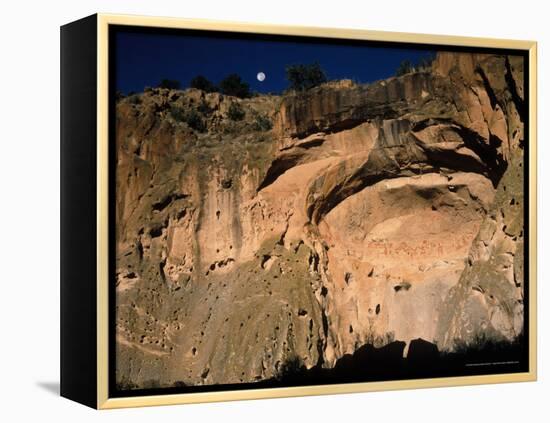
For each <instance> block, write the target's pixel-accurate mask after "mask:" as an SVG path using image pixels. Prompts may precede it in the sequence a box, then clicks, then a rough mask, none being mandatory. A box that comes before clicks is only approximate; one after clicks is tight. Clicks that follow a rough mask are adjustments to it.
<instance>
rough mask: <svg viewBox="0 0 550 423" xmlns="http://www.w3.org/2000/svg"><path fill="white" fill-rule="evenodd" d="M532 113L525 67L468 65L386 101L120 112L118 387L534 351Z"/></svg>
mask: <svg viewBox="0 0 550 423" xmlns="http://www.w3.org/2000/svg"><path fill="white" fill-rule="evenodd" d="M523 102H524V97H523V59H522V58H516V57H508V56H492V55H491V56H489V55H471V54H457V53H439V54H438V56H437V58H436V60H435V61H434V64H433V66H432V69H430V70H427V71H422V72H415V73H409V74H407V75H404V76H401V77H395V78H390V79H387V80H384V81H379V82H377V83H373V84H370V85H356V84H354V83H352V82H350V81H338V82H330V83H327V84H324V85H322V86H320V87H316V88H313V89H311V90H309V91H307V92H304V93H294V94H292V93H290V94H286V95H284V96H281V97H277V96H258V97H253V98H251V99H246V100H240V99H236V98H232V97H227V96H222V95H220V94H217V93H210V94H206V93H203V92H201V91H198V90H192V89H190V90H186V91H174V90H172V91H170V90H163V89H153V90H147V91H146V92H145V93H143V94H139V95H134V96H131V97H127V98H123V99H120V100H119V101H118V102H117V111H116V114H117V126H116V141H117V170H116V190H117V192H116V200H117V203H116V225H117V226H116V227H117V243H116V245H117V249H116V267H117V275H116V284H117V287H116V322H117V326H116V341H117V342H116V348H117V350H116V379H117V383H118V385H119V386H120V387H123V388H130V389H131V388H144V387H145V388H147V387H168V386H182V385H205V384H231V383H241V382H255V381H261V380H265V379H270V378H274V377H277V376H278V375H280V373H281V372H282V371H283V367H284V366H285V363H288V362H289V361H298V362H299V363H300V364H301V365H303V366H305V368H308V369H309V368H313V367H315V366H318V367H322V368H331V367H334V366H335V365H336V363H337V361H338V360H339V359H340V358H342V357H343V356H345V355H346V354H353V353H354V352H355V351H356V350H357V349H358V348H359V347H361V346H363V345H366V344H369V345H374V346H375V347H382V346H384V345H386V344H388V343H390V342H392V341H393V340H399V341H403V342H405V343H407V344H409V343H410V342H411V341H412V340H417V339H419V338H420V339H422V340H425V341H429V342H431V343H434V344H436V345H437V347H438V348H439V349H440V350H447V351H453V350H454V349H455V348H457V347H458V346H463V345H468V344H470V343H473V342H479V339H480V338H481V337H482V338H484V339H494V340H502V339H506V340H514V339H515V338H516V337H518V336H520V335H521V333H522V329H523V302H522V300H523V293H524V280H523V236H524V233H523V226H524V225H523V168H522V166H523V142H524V130H523V119H524V118H523V116H524V104H523ZM232 104H234V105H233V106H231V105H232ZM235 105H238V106H235ZM235 107H238V108H239V110H240V111H241V112H243V113H244V116H243V115H242V114H237V116H235V114H232V113H231V111H230V109H234V108H235ZM232 118H233V119H232ZM269 122H272V123H273V127H272V128H271V125H270V124H269ZM406 353H407V348H405V354H406Z"/></svg>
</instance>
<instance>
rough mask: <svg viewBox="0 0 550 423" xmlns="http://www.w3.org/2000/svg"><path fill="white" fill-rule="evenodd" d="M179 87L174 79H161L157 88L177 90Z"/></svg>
mask: <svg viewBox="0 0 550 423" xmlns="http://www.w3.org/2000/svg"><path fill="white" fill-rule="evenodd" d="M180 87H181V83H180V81H177V80H175V79H163V80H162V81H160V83H159V88H167V89H169V90H179V89H180Z"/></svg>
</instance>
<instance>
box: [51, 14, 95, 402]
mask: <svg viewBox="0 0 550 423" xmlns="http://www.w3.org/2000/svg"><path fill="white" fill-rule="evenodd" d="M60 58H61V61H60V69H61V75H60V76H61V80H60V88H61V90H60V91H61V92H60V95H61V110H60V117H61V122H60V124H61V125H60V135H61V143H60V147H61V148H60V150H61V151H60V153H61V157H60V176H61V180H60V190H61V203H60V218H61V221H60V228H61V233H60V240H61V251H60V260H61V261H60V271H61V274H60V279H61V281H60V291H61V292H60V316H61V319H60V332H61V333H60V373H61V374H60V379H61V384H60V385H61V386H60V393H61V396H63V397H66V398H69V399H72V400H74V401H77V402H79V403H81V404H84V405H87V406H89V407H92V408H96V407H97V298H96V292H97V291H96V287H97V270H96V263H97V254H96V243H97V232H96V228H97V219H96V218H97V203H96V201H97V197H96V192H97V191H96V190H97V184H96V181H97V179H96V176H97V148H96V146H97V117H98V116H97V15H92V16H88V17H86V18H83V19H80V20H78V21H75V22H72V23H69V24H67V25H64V26H62V27H61V31H60Z"/></svg>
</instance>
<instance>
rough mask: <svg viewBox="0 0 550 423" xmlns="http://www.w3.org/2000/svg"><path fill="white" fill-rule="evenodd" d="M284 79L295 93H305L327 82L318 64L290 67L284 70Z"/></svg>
mask: <svg viewBox="0 0 550 423" xmlns="http://www.w3.org/2000/svg"><path fill="white" fill-rule="evenodd" d="M286 79H288V82H289V83H290V85H289V88H290V89H292V90H296V91H306V90H309V89H310V88H313V87H316V86H318V85H321V84H322V83H323V82H327V75H326V73H325V71H324V70H323V69H322V68H321V65H319V63H317V62H315V63H311V64H309V65H303V64H302V65H290V66H287V68H286Z"/></svg>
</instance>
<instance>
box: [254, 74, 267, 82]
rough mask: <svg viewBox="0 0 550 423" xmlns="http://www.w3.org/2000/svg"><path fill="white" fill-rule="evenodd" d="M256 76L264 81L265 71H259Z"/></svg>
mask: <svg viewBox="0 0 550 423" xmlns="http://www.w3.org/2000/svg"><path fill="white" fill-rule="evenodd" d="M256 78H258V81H260V82H263V80H264V79H265V73H263V72H258V75H256Z"/></svg>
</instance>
